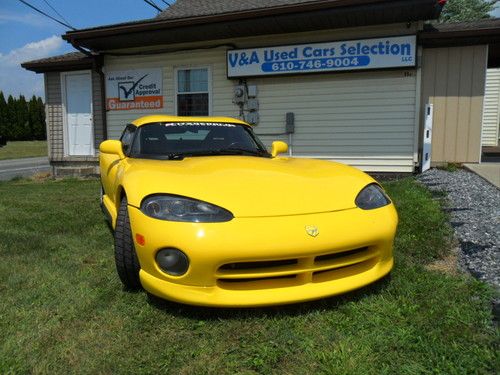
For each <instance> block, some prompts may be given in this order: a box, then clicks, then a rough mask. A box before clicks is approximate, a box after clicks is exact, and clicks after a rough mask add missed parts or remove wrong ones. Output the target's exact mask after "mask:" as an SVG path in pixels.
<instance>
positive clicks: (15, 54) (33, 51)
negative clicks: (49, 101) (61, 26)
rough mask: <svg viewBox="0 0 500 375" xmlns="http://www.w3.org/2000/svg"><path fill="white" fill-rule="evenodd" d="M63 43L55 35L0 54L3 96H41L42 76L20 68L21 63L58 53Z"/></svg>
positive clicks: (0, 79)
mask: <svg viewBox="0 0 500 375" xmlns="http://www.w3.org/2000/svg"><path fill="white" fill-rule="evenodd" d="M63 44H64V42H63V41H62V39H61V38H60V37H58V36H56V35H53V36H51V37H49V38H46V39H43V40H40V41H38V42H32V43H28V44H26V45H24V46H23V47H21V48H16V49H13V50H12V51H10V52H8V53H6V54H5V55H2V54H0V90H2V91H3V92H4V94H6V95H9V94H12V95H16V96H17V95H19V94H23V95H25V96H31V95H33V94H35V95H39V96H43V75H41V74H35V73H33V72H29V71H27V70H25V69H23V68H21V65H20V64H21V63H23V62H26V61H30V60H36V59H41V58H44V57H48V56H51V55H54V54H56V53H58V52H60V50H61V47H63Z"/></svg>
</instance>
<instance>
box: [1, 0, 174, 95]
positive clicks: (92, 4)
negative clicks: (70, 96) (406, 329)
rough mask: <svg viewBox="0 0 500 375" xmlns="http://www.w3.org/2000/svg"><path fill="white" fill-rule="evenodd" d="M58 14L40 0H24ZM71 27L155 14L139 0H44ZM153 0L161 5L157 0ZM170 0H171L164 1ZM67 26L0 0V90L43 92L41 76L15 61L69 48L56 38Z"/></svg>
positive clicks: (14, 0)
mask: <svg viewBox="0 0 500 375" xmlns="http://www.w3.org/2000/svg"><path fill="white" fill-rule="evenodd" d="M26 1H27V2H28V3H30V4H32V5H33V6H35V7H37V8H39V9H41V10H43V11H45V12H46V13H49V14H50V15H53V16H55V17H56V18H58V16H57V15H56V14H54V12H53V11H52V9H50V7H49V6H48V5H47V4H46V3H45V2H44V0H26ZM47 2H48V3H49V4H50V5H52V7H54V8H55V9H56V10H57V11H58V12H59V13H60V14H61V15H63V16H64V18H66V19H67V20H68V22H69V23H70V24H71V25H72V26H73V27H75V28H77V29H80V28H86V27H92V26H99V25H105V24H112V23H119V22H126V21H134V20H139V19H145V18H151V17H154V16H156V14H157V11H156V10H155V9H154V8H152V7H151V6H149V5H147V4H146V3H145V2H144V1H142V0H82V1H78V0H47ZM155 2H156V3H157V4H158V5H159V6H160V7H163V6H164V3H163V2H162V1H161V0H155ZM168 2H169V3H172V2H173V1H168ZM66 31H67V29H66V28H65V27H63V26H61V25H59V24H57V23H56V22H54V21H52V20H50V19H48V18H46V17H44V16H42V15H41V14H38V13H36V12H35V11H34V10H32V9H30V8H28V7H27V6H26V5H24V4H22V3H20V2H19V1H18V0H0V90H2V91H3V92H4V93H5V94H7V95H8V94H12V95H19V94H23V95H26V96H31V95H33V94H35V95H40V96H43V78H42V75H40V74H35V73H32V72H28V71H25V70H24V69H22V68H21V67H20V66H19V64H20V63H21V62H23V61H28V60H34V59H39V58H43V57H47V56H53V55H58V54H62V53H65V52H70V51H72V47H71V46H70V45H69V44H68V43H66V42H65V41H63V40H62V39H61V38H60V35H61V34H64V33H65V32H66Z"/></svg>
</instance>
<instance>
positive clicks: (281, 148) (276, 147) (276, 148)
mask: <svg viewBox="0 0 500 375" xmlns="http://www.w3.org/2000/svg"><path fill="white" fill-rule="evenodd" d="M287 151H288V145H287V144H286V143H285V142H282V141H274V142H273V144H272V145H271V156H272V157H273V158H275V157H276V156H277V155H278V154H283V153H285V152H287Z"/></svg>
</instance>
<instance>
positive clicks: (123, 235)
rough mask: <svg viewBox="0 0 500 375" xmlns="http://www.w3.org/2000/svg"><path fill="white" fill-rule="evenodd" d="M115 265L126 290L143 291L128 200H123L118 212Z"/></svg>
mask: <svg viewBox="0 0 500 375" xmlns="http://www.w3.org/2000/svg"><path fill="white" fill-rule="evenodd" d="M115 264H116V271H117V272H118V276H119V277H120V280H121V282H122V284H123V285H124V286H125V288H126V289H129V290H138V289H141V287H142V286H141V281H140V279H139V270H140V269H141V267H140V265H139V260H138V259H137V254H136V252H135V247H134V241H133V239H132V231H131V229H130V219H129V217H128V210H127V198H123V199H122V201H121V204H120V209H119V211H118V217H117V219H116V228H115Z"/></svg>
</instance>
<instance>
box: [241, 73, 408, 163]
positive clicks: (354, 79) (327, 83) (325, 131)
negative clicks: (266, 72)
mask: <svg viewBox="0 0 500 375" xmlns="http://www.w3.org/2000/svg"><path fill="white" fill-rule="evenodd" d="M249 84H256V85H257V86H258V89H259V94H258V98H259V102H260V110H259V113H260V125H259V126H258V127H257V128H256V132H257V133H258V134H263V133H279V132H283V131H284V128H285V113H286V112H293V113H295V134H294V135H293V142H292V149H293V154H294V155H295V156H312V157H320V158H325V159H333V160H338V161H341V162H345V163H348V164H352V165H355V166H358V167H360V168H361V169H364V170H370V171H400V172H411V171H413V151H414V149H413V148H414V127H415V93H416V79H415V74H414V73H413V74H410V75H409V76H407V77H405V76H404V72H403V71H378V72H375V71H373V72H364V73H360V72H356V73H346V74H320V75H303V76H295V77H275V78H269V77H266V78H259V79H253V80H249ZM261 138H262V139H263V140H264V141H267V142H266V143H269V142H270V141H271V140H272V139H275V138H277V137H275V136H274V137H273V136H262V137H261ZM281 139H283V140H285V141H287V140H288V138H287V137H286V136H284V137H282V138H281Z"/></svg>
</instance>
